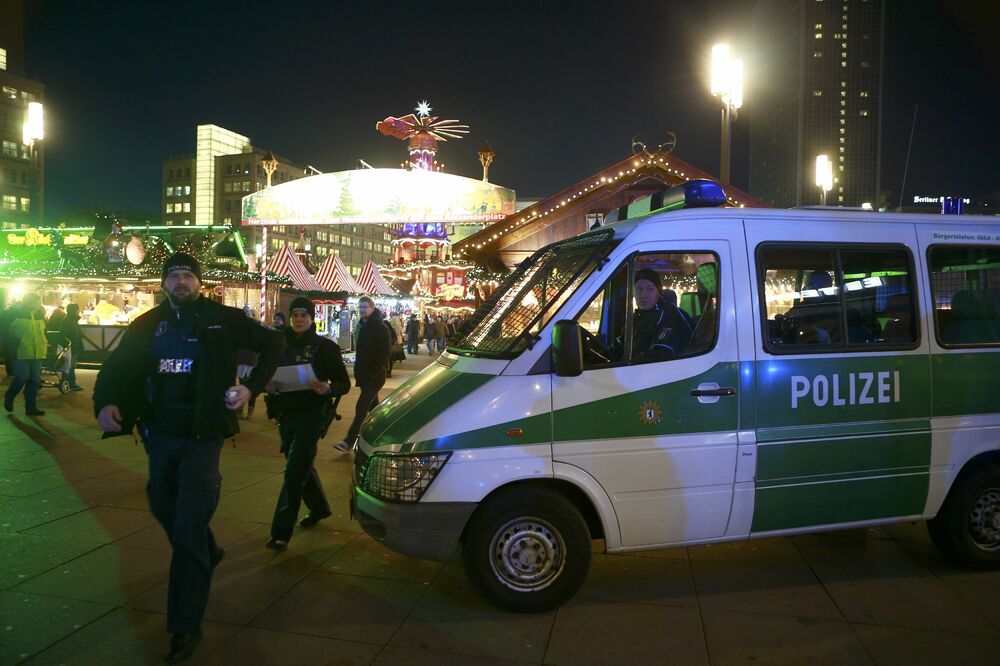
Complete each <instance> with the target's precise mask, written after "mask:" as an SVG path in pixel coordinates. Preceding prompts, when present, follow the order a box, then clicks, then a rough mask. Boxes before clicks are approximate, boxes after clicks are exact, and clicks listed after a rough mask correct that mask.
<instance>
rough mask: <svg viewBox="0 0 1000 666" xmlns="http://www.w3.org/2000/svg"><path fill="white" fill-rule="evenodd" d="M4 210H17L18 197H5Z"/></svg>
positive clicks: (10, 195) (8, 195)
mask: <svg viewBox="0 0 1000 666" xmlns="http://www.w3.org/2000/svg"><path fill="white" fill-rule="evenodd" d="M3 209H4V210H17V197H15V196H14V195H13V194H5V195H3Z"/></svg>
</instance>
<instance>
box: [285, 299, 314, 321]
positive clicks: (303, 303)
mask: <svg viewBox="0 0 1000 666" xmlns="http://www.w3.org/2000/svg"><path fill="white" fill-rule="evenodd" d="M296 310H305V311H306V314H308V315H309V318H310V319H315V318H316V306H315V305H313V302H312V301H310V300H309V299H308V298H306V297H305V296H299V297H298V298H296V299H295V300H294V301H292V304H291V305H289V306H288V316H289V318H291V316H292V313H293V312H294V311H296Z"/></svg>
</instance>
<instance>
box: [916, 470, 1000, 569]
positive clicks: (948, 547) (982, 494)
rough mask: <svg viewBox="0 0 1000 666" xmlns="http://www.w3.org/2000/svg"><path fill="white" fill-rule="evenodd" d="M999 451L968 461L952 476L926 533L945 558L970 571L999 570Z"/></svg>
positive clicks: (928, 523)
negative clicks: (946, 492)
mask: <svg viewBox="0 0 1000 666" xmlns="http://www.w3.org/2000/svg"><path fill="white" fill-rule="evenodd" d="M998 489H1000V451H989V452H986V453H982V454H980V455H977V456H975V457H973V458H970V459H969V460H968V461H967V462H966V463H965V464H964V465H963V466H962V469H961V470H960V471H959V473H958V474H957V475H956V477H955V480H954V481H953V482H952V484H951V488H950V489H949V490H948V495H947V496H946V497H945V500H944V503H943V504H942V505H941V508H940V509H939V510H938V513H937V515H936V516H935V517H934V518H932V519H930V520H928V521H927V532H928V534H929V536H930V538H931V541H932V542H933V543H934V545H935V546H936V547H937V549H938V550H939V551H940V552H941V553H942V554H943V555H945V556H946V557H947V558H948V559H950V560H952V561H954V562H956V563H957V564H960V565H962V566H965V567H967V568H970V569H996V568H998V567H1000V542H998V540H997V522H996V521H997V520H998V517H1000V510H998V508H1000V500H998V496H1000V491H998Z"/></svg>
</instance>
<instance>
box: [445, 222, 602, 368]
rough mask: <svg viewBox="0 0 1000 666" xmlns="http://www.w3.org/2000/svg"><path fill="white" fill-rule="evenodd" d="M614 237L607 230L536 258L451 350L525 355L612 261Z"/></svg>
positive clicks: (485, 305) (486, 305) (487, 304)
mask: <svg viewBox="0 0 1000 666" xmlns="http://www.w3.org/2000/svg"><path fill="white" fill-rule="evenodd" d="M613 238H614V230H612V229H606V230H604V229H602V230H600V231H597V232H592V233H588V234H584V235H582V236H576V237H574V238H571V239H569V240H566V241H563V242H561V243H556V244H554V245H550V246H548V247H544V248H542V249H541V250H539V251H538V252H536V253H535V254H533V255H532V256H531V257H530V258H528V259H527V260H526V261H524V262H523V263H522V264H521V265H520V266H518V268H517V270H515V271H514V272H513V273H512V274H511V275H510V276H508V277H507V279H506V280H504V282H503V284H501V285H500V287H499V288H498V289H497V291H496V293H494V294H493V295H492V296H491V297H490V298H489V299H488V300H487V301H486V302H485V303H483V305H482V306H480V308H479V309H478V310H476V312H475V313H474V314H473V315H472V318H473V320H472V322H471V323H472V328H471V329H470V330H469V332H468V333H467V334H465V335H464V336H462V337H460V338H458V339H456V340H454V341H452V342H449V344H448V350H449V351H455V352H458V353H463V352H464V353H470V354H474V355H483V356H492V357H504V356H513V355H515V354H517V353H518V352H520V351H521V350H522V349H523V348H524V347H526V346H528V345H529V344H531V342H532V340H533V339H534V337H535V336H536V335H537V334H538V332H539V331H541V330H542V328H544V327H545V324H546V323H548V321H549V319H550V318H551V317H552V315H553V314H555V312H556V311H557V310H558V309H559V306H561V305H562V303H563V301H565V300H566V298H568V297H569V295H570V294H572V293H573V291H574V289H576V287H577V286H579V284H580V283H581V282H583V280H584V279H585V278H586V277H587V276H588V275H589V274H590V272H591V271H592V270H593V269H594V267H595V266H597V264H598V262H599V261H601V260H602V259H603V258H604V257H605V256H607V253H608V251H609V249H610V246H611V241H612V239H613Z"/></svg>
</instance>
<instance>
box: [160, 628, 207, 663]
mask: <svg viewBox="0 0 1000 666" xmlns="http://www.w3.org/2000/svg"><path fill="white" fill-rule="evenodd" d="M199 641H201V629H198V630H197V631H193V632H191V633H190V634H174V635H173V636H172V637H171V638H170V652H168V653H167V654H166V655H164V657H163V659H164V660H166V661H169V662H178V661H184V660H185V659H187V658H188V657H190V656H191V654H192V653H194V648H195V646H197V645H198V642H199Z"/></svg>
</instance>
